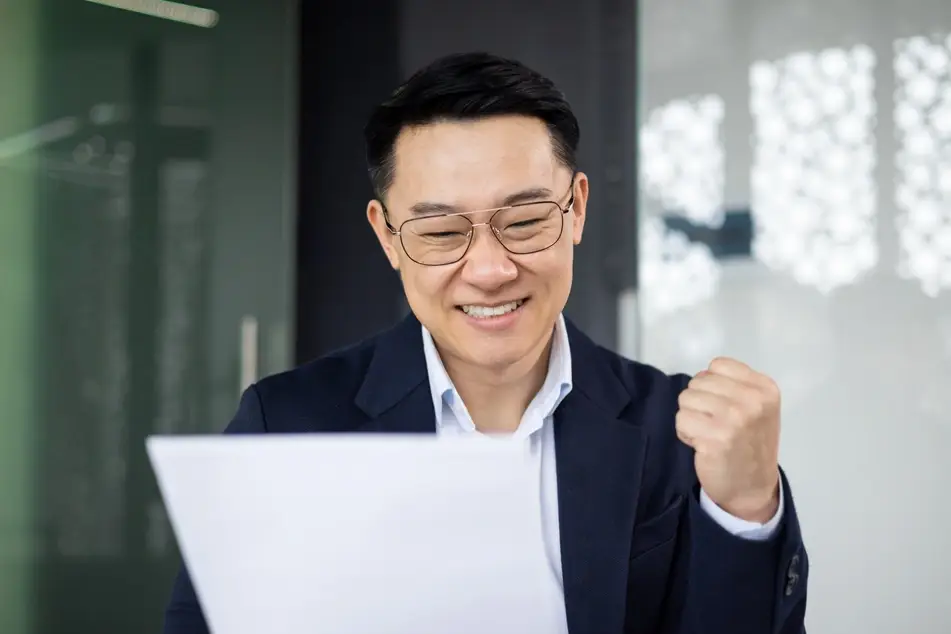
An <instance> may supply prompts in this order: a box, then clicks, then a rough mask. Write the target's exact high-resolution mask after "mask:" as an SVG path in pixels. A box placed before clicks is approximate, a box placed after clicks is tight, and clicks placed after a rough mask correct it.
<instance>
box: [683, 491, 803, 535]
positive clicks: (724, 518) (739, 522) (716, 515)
mask: <svg viewBox="0 0 951 634" xmlns="http://www.w3.org/2000/svg"><path fill="white" fill-rule="evenodd" d="M783 497H784V495H783V487H782V486H780V487H779V507H778V508H777V509H776V514H775V515H773V517H772V519H770V520H769V521H768V522H766V523H765V524H760V523H759V522H748V521H746V520H743V519H740V518H738V517H734V516H733V515H730V514H729V513H727V512H726V511H724V510H723V509H721V508H720V507H719V506H717V504H716V502H714V501H713V500H711V499H710V496H708V495H707V493H706V491H704V490H703V489H700V508H702V509H703V510H704V511H705V512H706V514H707V515H709V516H710V518H711V519H713V521H714V522H716V523H717V524H719V525H720V526H721V527H722V528H723V529H724V530H726V531H728V532H730V533H731V534H733V535H734V536H735V537H740V538H742V539H748V540H751V541H758V542H759V541H766V540H767V539H769V538H770V537H772V536H773V535H774V534H775V533H776V530H777V529H778V528H779V523H780V522H781V521H782V519H783V510H784V507H785V501H784V499H783Z"/></svg>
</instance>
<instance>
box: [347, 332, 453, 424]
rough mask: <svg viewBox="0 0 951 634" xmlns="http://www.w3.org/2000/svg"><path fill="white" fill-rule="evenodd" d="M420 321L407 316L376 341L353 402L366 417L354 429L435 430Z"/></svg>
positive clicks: (434, 417)
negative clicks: (362, 422)
mask: <svg viewBox="0 0 951 634" xmlns="http://www.w3.org/2000/svg"><path fill="white" fill-rule="evenodd" d="M420 328H421V326H420V324H419V322H418V321H417V320H416V318H415V317H413V316H412V315H410V316H409V317H407V318H406V319H404V320H403V321H402V322H401V323H400V324H398V325H397V326H396V327H395V328H393V329H392V330H390V331H389V332H387V333H384V334H383V335H381V336H380V338H379V339H378V340H377V345H376V349H375V350H374V352H373V358H372V359H371V360H370V365H369V366H368V367H367V373H366V378H365V379H364V380H363V385H361V386H360V390H359V391H358V392H357V396H356V399H355V402H356V404H357V407H359V408H360V409H361V410H363V411H364V413H366V414H367V416H368V417H369V420H368V421H367V422H366V423H365V424H364V425H362V426H360V427H359V428H358V429H357V431H360V432H369V433H430V434H432V433H435V432H436V414H435V413H434V412H433V401H432V392H431V391H430V389H429V379H428V375H427V374H426V356H425V354H424V353H423V337H422V331H421V329H420Z"/></svg>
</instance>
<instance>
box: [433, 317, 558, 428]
mask: <svg viewBox="0 0 951 634" xmlns="http://www.w3.org/2000/svg"><path fill="white" fill-rule="evenodd" d="M421 328H422V330H423V353H424V355H425V357H426V373H427V374H428V376H429V388H430V391H431V392H432V396H433V411H434V412H435V414H436V427H437V428H438V427H440V426H442V424H443V404H444V403H445V404H446V405H448V406H449V407H452V406H453V404H454V402H455V401H456V399H458V398H459V395H458V393H457V392H456V388H455V386H454V385H453V384H452V379H450V378H449V374H447V373H446V367H445V366H444V365H443V362H442V359H440V357H439V353H438V352H437V351H436V344H435V342H434V341H433V336H432V335H431V334H430V332H429V330H427V329H426V326H421ZM571 388H572V379H571V346H570V345H569V342H568V330H567V329H566V327H565V318H564V316H563V315H560V314H559V315H558V319H557V320H556V321H555V332H554V334H553V337H552V346H551V356H550V357H549V359H548V373H547V374H546V376H545V382H544V383H543V384H542V387H541V389H540V390H539V391H538V393H537V394H536V395H535V398H533V399H532V402H531V403H530V404H529V406H528V409H527V410H526V414H528V413H530V412H531V413H536V414H538V415H537V416H531V417H529V416H526V417H524V418H523V424H524V422H525V421H526V419H531V420H532V421H534V423H533V424H532V427H535V428H537V427H540V426H541V425H542V423H543V422H544V419H546V418H547V417H549V416H551V415H552V414H554V412H555V409H556V408H557V407H558V405H560V404H561V401H562V400H563V399H564V398H565V396H567V395H568V393H569V392H570V391H571ZM520 431H522V430H521V428H520ZM524 431H525V432H526V433H531V432H533V431H535V429H527V430H524Z"/></svg>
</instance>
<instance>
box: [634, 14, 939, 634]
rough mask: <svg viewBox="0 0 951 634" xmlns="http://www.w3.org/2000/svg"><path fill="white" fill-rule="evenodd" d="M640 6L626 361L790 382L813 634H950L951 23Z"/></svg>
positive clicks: (788, 456)
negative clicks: (738, 368)
mask: <svg viewBox="0 0 951 634" xmlns="http://www.w3.org/2000/svg"><path fill="white" fill-rule="evenodd" d="M639 5H640V16H639V19H640V24H639V42H640V73H641V74H640V82H639V89H640V112H639V117H640V135H639V147H640V166H639V179H640V192H641V200H640V231H639V239H638V240H639V243H638V248H639V252H640V255H639V264H640V289H639V296H638V302H637V314H636V317H635V316H632V315H631V313H630V312H629V311H628V313H627V316H628V318H627V319H625V320H622V321H623V326H622V333H621V335H620V340H621V341H625V340H627V341H638V342H639V346H638V348H637V350H636V352H637V354H638V355H639V356H640V358H642V359H643V360H645V361H647V362H650V363H654V364H657V365H660V366H661V367H663V368H665V369H669V370H674V369H677V370H683V369H686V370H689V371H693V372H695V371H698V370H700V369H702V368H703V367H705V365H706V364H707V363H708V362H709V361H710V359H711V358H712V357H713V356H715V355H719V354H728V355H733V356H737V357H739V358H741V359H743V360H746V361H747V362H749V363H750V364H752V365H753V366H755V367H757V368H759V369H761V370H762V371H764V372H767V373H769V374H771V375H772V376H774V377H775V378H776V379H777V380H778V381H779V383H780V385H781V386H782V388H783V394H784V419H783V445H782V461H783V463H784V465H785V467H786V469H787V471H788V472H789V475H790V477H791V479H792V482H793V485H794V487H795V492H796V494H797V498H796V503H797V506H798V508H799V512H800V515H801V520H802V522H803V529H804V533H805V538H806V543H807V547H808V548H809V552H810V557H811V560H812V571H811V586H810V598H809V608H808V617H807V618H808V621H807V622H808V625H809V628H810V631H812V629H813V628H814V629H815V630H816V631H823V632H865V633H868V634H879V633H880V634H889V633H892V632H911V631H914V632H919V633H921V634H926V633H928V634H930V633H933V634H938V633H940V632H947V631H949V629H951V612H949V611H948V610H947V607H946V605H945V603H946V602H945V600H944V596H943V595H944V589H945V588H947V587H948V586H949V584H951V542H949V541H948V539H947V526H948V525H949V523H951V511H949V510H948V505H947V504H945V503H944V502H943V501H942V500H943V498H944V495H943V494H944V488H945V487H944V481H945V478H944V477H943V475H944V474H945V471H946V466H945V463H946V460H945V459H944V457H945V456H946V455H947V453H948V451H949V450H951V422H949V421H951V390H949V389H948V385H949V381H951V4H948V3H947V2H938V1H927V0H912V1H910V2H897V1H896V2H873V3H868V2H859V1H857V0H833V1H831V2H830V1H823V2H815V1H809V0H807V1H801V2H779V1H763V0H758V1H757V0H732V1H728V0H717V1H713V2H702V3H696V2H690V1H688V0H646V1H644V2H641V3H639ZM635 330H636V332H634V331H635Z"/></svg>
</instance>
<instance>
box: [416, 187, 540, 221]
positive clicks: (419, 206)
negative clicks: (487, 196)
mask: <svg viewBox="0 0 951 634" xmlns="http://www.w3.org/2000/svg"><path fill="white" fill-rule="evenodd" d="M552 196H553V194H552V191H551V190H550V189H548V188H547V187H530V188H528V189H523V190H521V191H518V192H515V193H514V194H509V195H508V196H506V197H505V198H503V199H502V201H501V204H499V205H498V206H497V207H489V208H488V209H486V210H485V211H489V210H492V209H500V208H502V207H510V206H511V205H518V204H520V203H528V202H535V201H539V200H552ZM409 210H410V212H411V213H412V214H413V215H414V216H428V215H432V214H452V213H457V212H460V211H465V210H464V209H460V208H459V207H457V206H456V205H450V204H447V203H433V202H419V203H416V204H415V205H413V206H412V207H410V208H409ZM474 211H483V210H481V209H477V210H474Z"/></svg>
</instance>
